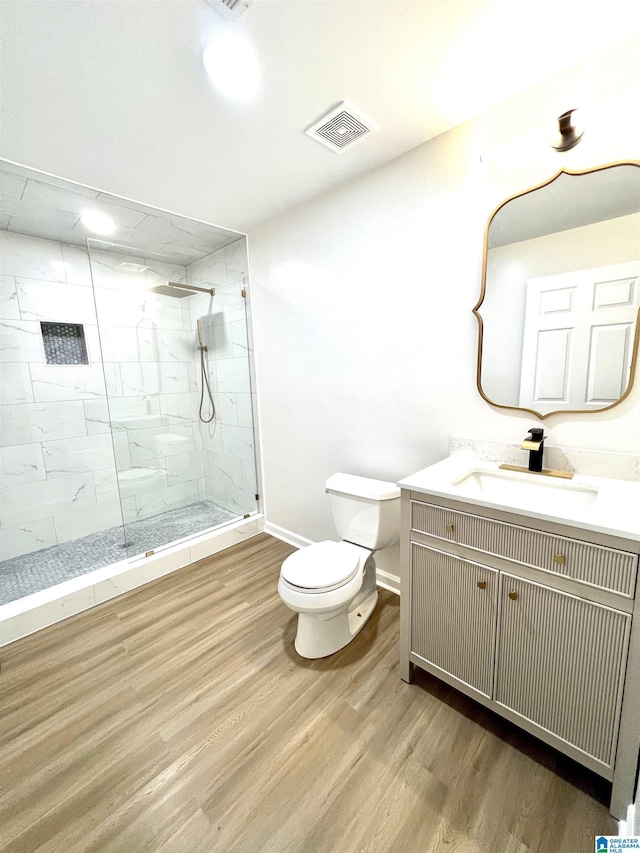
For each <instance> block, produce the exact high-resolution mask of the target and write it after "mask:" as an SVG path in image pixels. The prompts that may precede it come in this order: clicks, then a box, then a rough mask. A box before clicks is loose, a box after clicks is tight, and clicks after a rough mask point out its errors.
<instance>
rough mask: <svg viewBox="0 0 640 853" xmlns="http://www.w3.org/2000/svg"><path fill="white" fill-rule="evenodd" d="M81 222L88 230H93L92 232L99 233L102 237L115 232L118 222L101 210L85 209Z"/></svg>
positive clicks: (81, 215)
mask: <svg viewBox="0 0 640 853" xmlns="http://www.w3.org/2000/svg"><path fill="white" fill-rule="evenodd" d="M80 222H82V224H83V225H84V227H85V228H86V229H87V231H91V233H92V234H99V235H100V236H101V237H106V236H107V235H109V234H113V232H114V231H115V230H116V223H115V222H114V221H113V219H112V218H111V217H110V216H109V215H108V214H107V213H102V211H100V210H95V209H91V210H83V211H82V213H81V214H80Z"/></svg>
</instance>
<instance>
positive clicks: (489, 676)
mask: <svg viewBox="0 0 640 853" xmlns="http://www.w3.org/2000/svg"><path fill="white" fill-rule="evenodd" d="M411 563H412V573H411V607H412V617H411V625H412V628H411V651H413V652H416V654H418V655H420V656H421V657H423V658H424V659H425V660H427V661H428V662H429V663H432V664H434V665H435V666H437V667H438V668H439V669H442V670H444V671H445V672H448V673H450V674H451V675H453V676H455V677H456V678H458V679H460V680H461V681H463V682H464V683H465V684H468V685H469V686H471V687H473V688H475V689H476V690H479V691H480V692H481V693H483V694H484V695H485V696H487V697H490V696H491V694H492V690H493V659H494V648H495V622H496V607H497V597H498V572H497V571H496V570H495V569H489V568H486V567H485V566H479V565H476V564H475V563H470V562H468V561H467V560H460V559H458V558H457V557H454V556H453V555H451V554H445V553H443V552H442V551H435V550H433V549H431V548H427V547H425V546H423V545H417V544H413V545H412V548H411Z"/></svg>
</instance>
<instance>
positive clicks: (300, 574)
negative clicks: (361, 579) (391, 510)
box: [280, 540, 371, 594]
mask: <svg viewBox="0 0 640 853" xmlns="http://www.w3.org/2000/svg"><path fill="white" fill-rule="evenodd" d="M370 553H371V552H370V551H368V550H367V549H365V548H360V547H359V546H358V545H352V544H351V543H350V542H333V541H331V540H325V541H324V542H317V543H315V544H314V545H309V546H308V547H306V548H301V549H300V550H299V551H296V552H295V553H294V554H291V555H290V556H289V557H287V559H286V560H285V561H284V562H283V564H282V568H281V570H280V576H281V579H282V580H283V581H284V582H285V583H286V584H287V586H289V587H292V588H294V589H297V590H300V591H304V592H305V593H307V594H309V593H314V592H329V591H331V590H333V589H338V588H340V587H341V586H344V585H345V584H347V583H349V581H351V580H352V579H353V578H354V577H355V576H356V575H357V573H358V570H359V569H360V567H361V566H362V565H364V561H363V556H365V557H366V556H368V555H369V554H370Z"/></svg>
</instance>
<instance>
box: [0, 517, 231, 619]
mask: <svg viewBox="0 0 640 853" xmlns="http://www.w3.org/2000/svg"><path fill="white" fill-rule="evenodd" d="M237 517H238V514H237V513H233V512H230V511H229V510H228V509H225V508H224V507H221V506H218V504H215V503H213V501H198V502H197V503H193V504H190V505H189V506H185V507H180V508H179V509H172V510H169V511H167V512H163V513H161V514H160V515H155V516H153V517H152V518H145V519H142V520H141V521H134V522H132V523H130V524H127V527H126V533H127V547H126V546H125V541H124V532H123V529H122V527H112V528H110V529H109V530H102V531H100V532H99V533H92V534H91V535H90V536H83V537H82V538H81V539H74V540H73V541H72V542H64V543H62V544H61V545H52V546H51V547H50V548H43V549H42V550H40V551H32V552H31V553H30V554H23V555H22V556H20V557H14V558H13V559H11V560H3V561H2V562H0V604H8V603H9V602H10V601H15V600H16V599H18V598H23V597H24V596H25V595H31V594H32V593H34V592H39V591H40V590H42V589H48V588H49V587H52V586H55V585H56V584H59V583H62V582H63V581H66V580H70V579H71V578H77V577H79V576H80V575H84V574H86V573H87V572H91V571H93V570H94V569H101V568H103V567H104V566H109V565H110V564H111V563H118V562H120V560H125V559H126V558H127V557H128V556H135V555H137V554H141V553H143V552H144V551H147V550H150V549H151V548H154V549H155V548H159V547H161V546H162V545H168V544H169V543H170V542H175V541H176V540H178V539H183V538H184V537H186V536H193V535H195V534H197V533H200V532H201V531H204V530H208V529H209V528H210V527H216V526H217V525H219V524H224V523H225V522H228V521H231V520H232V519H235V518H237Z"/></svg>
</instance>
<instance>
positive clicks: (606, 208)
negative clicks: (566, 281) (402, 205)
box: [473, 161, 640, 420]
mask: <svg viewBox="0 0 640 853" xmlns="http://www.w3.org/2000/svg"><path fill="white" fill-rule="evenodd" d="M621 166H623V167H634V168H636V169H638V173H637V181H636V176H635V174H633V173H632V172H629V170H628V169H627V170H625V171H624V172H623V173H621V172H619V173H618V175H614V173H613V172H607V170H614V169H616V168H617V167H621ZM600 173H605V174H603V175H602V176H600ZM588 175H599V177H598V178H597V179H596V180H595V181H593V182H592V183H593V186H592V187H591V186H589V185H587V184H584V183H583V185H582V186H581V187H579V188H578V186H577V184H576V183H575V182H572V183H567V182H566V178H563V176H568V177H571V178H578V177H580V176H588ZM627 176H629V177H631V178H632V180H630V181H627V186H625V188H624V192H620V191H619V190H618V189H617V188H616V187H617V185H616V181H620V180H623V179H625V180H626V178H627ZM558 179H560V182H559V184H557V185H556V186H555V187H552V186H551V185H553V184H554V182H555V181H558ZM636 183H637V188H636ZM598 184H601V186H597V185H598ZM569 187H571V191H570V192H568V191H567V190H568V188H569ZM545 188H549V189H548V190H547V193H546V194H545V196H539V197H538V198H537V199H535V200H534V199H533V195H534V194H535V193H539V192H540V191H541V190H545ZM603 188H604V189H610V192H609V193H608V194H607V193H605V192H602V190H603ZM578 189H579V192H575V190H578ZM561 190H565V193H564V198H563V197H562V192H561ZM581 194H582V195H583V197H584V199H585V204H584V209H583V208H581V207H580V195H581ZM607 195H608V196H610V197H609V198H607ZM623 196H624V197H625V199H626V201H625V204H626V207H621V208H620V210H622V212H614V213H612V211H615V210H617V205H618V203H619V201H620V200H621V199H622V197H623ZM518 199H525V201H524V202H523V203H522V204H521V205H517V206H516V207H515V208H513V207H512V214H511V222H509V219H508V217H507V216H506V215H505V208H506V207H507V206H508V205H510V204H512V203H513V202H514V201H516V200H518ZM547 201H548V203H549V207H548V211H547V212H548V214H549V217H550V218H554V217H555V218H558V216H559V213H561V212H562V202H563V201H564V202H566V206H567V212H568V213H569V217H568V218H567V220H566V221H565V222H564V224H561V227H558V228H556V229H555V230H547V231H544V230H543V231H541V232H540V236H542V237H547V238H549V237H550V238H552V239H553V240H555V241H558V242H559V240H560V239H561V238H560V237H559V236H558V235H562V239H565V238H567V234H569V236H570V232H572V231H573V229H577V228H579V227H581V226H582V225H584V224H587V225H589V224H590V225H592V226H594V227H596V228H597V227H603V226H604V227H609V225H610V224H611V223H610V222H609V220H614V221H615V220H618V222H616V225H619V223H620V221H621V218H622V217H624V216H627V215H629V214H632V215H633V214H637V215H638V224H637V228H638V230H637V246H635V247H631V248H629V250H628V251H629V252H631V253H635V258H634V259H633V260H634V261H636V260H637V261H638V262H639V263H640V162H637V161H621V162H616V163H608V164H606V165H604V166H599V167H597V168H594V169H586V170H584V171H569V170H567V169H560V170H558V172H556V173H555V174H554V175H553V177H551V178H550V179H549V180H547V181H545V182H544V183H541V184H538V185H536V186H534V187H531V188H530V189H527V190H525V191H524V192H521V193H516V194H515V195H513V196H510V197H509V198H507V199H506V200H505V201H503V202H502V203H501V204H500V205H498V207H496V208H495V210H494V211H493V213H492V214H491V216H490V217H489V220H488V222H487V225H486V227H485V234H484V252H483V263H482V286H481V292H480V298H479V299H478V302H477V304H476V305H475V307H474V308H473V313H474V315H475V316H476V319H477V320H478V327H479V328H478V357H477V367H476V384H477V388H478V392H479V393H480V395H481V397H482V398H483V399H484V400H486V402H487V403H489V405H491V406H496V407H497V408H501V409H510V410H513V411H522V412H529V413H531V414H532V415H535V416H536V417H538V418H540V420H545V419H546V418H549V417H551V416H552V415H558V414H584V413H595V412H604V411H607V410H608V409H612V408H614V407H615V406H617V405H619V404H620V403H621V402H622V401H623V400H625V399H626V397H628V395H629V393H630V392H631V388H632V387H633V382H634V379H635V374H636V367H637V361H638V350H639V341H640V307H638V308H637V310H636V311H635V315H634V316H635V318H634V322H635V330H634V333H633V342H632V343H629V345H628V346H627V349H626V352H625V358H626V357H629V361H627V362H626V364H628V365H629V366H628V381H627V384H626V387H625V388H624V389H623V391H622V393H621V394H620V396H619V397H618V398H617V399H616V400H615V401H613V402H610V403H606V404H605V405H601V404H599V403H597V402H596V403H594V404H593V405H592V406H591V408H556V409H554V410H553V411H538V410H537V409H536V408H534V406H535V402H534V401H532V404H531V405H521V404H520V402H521V400H520V399H518V404H517V405H514V404H513V403H512V402H511V401H507V402H497V400H496V399H495V397H496V394H495V393H493V397H494V399H492V396H491V394H492V391H491V389H490V388H489V389H488V388H487V375H486V371H487V363H485V365H484V367H485V376H484V379H485V383H484V387H483V349H484V350H485V353H486V350H487V341H488V338H487V335H486V329H485V322H484V320H483V317H482V313H481V308H482V306H483V303H485V301H486V300H487V298H488V290H487V288H488V287H489V290H490V288H491V281H489V282H488V281H487V276H488V272H489V267H490V263H489V251H490V249H491V248H492V247H493V246H492V244H493V243H495V242H496V238H497V239H498V241H499V240H500V239H502V240H503V242H502V243H500V242H499V247H500V246H505V247H506V248H508V249H510V250H511V247H510V246H509V245H508V240H507V238H506V234H507V232H508V231H509V228H510V227H515V228H516V230H518V229H519V231H520V236H519V237H518V238H517V239H516V240H514V241H513V243H512V244H511V246H517V244H518V242H519V241H523V242H525V241H527V240H530V241H531V242H533V240H532V239H531V238H527V237H526V236H525V237H522V236H521V235H522V234H523V233H525V232H526V227H527V225H526V224H525V223H526V219H527V215H526V214H527V209H529V210H532V211H533V210H536V216H537V217H538V218H540V217H543V218H544V215H545V208H544V206H543V204H542V202H547ZM576 201H577V202H578V204H577V205H576V204H575V202H576ZM592 201H595V202H596V205H595V206H600V207H601V208H602V210H603V213H602V215H600V214H594V215H598V216H599V218H596V219H591V220H588V219H586V220H584V222H583V221H582V219H581V217H583V216H588V215H589V211H588V210H587V208H588V207H589V206H590V204H591V202H592ZM620 203H621V204H622V201H620ZM536 206H537V207H536ZM523 214H525V215H523ZM574 217H577V219H576V218H574ZM619 218H620V219H619ZM576 222H577V224H576ZM607 222H609V225H606V226H605V223H607ZM492 224H493V225H494V234H493V235H492V233H491V226H492ZM541 227H542V228H544V225H542V226H541ZM627 227H629V228H630V230H631V232H632V233H633V231H634V228H635V227H636V221H635V219H634V220H631V219H630V220H627ZM523 229H524V230H523ZM500 231H502V232H503V233H502V236H500ZM496 232H497V233H496ZM563 232H567V233H563ZM573 233H574V234H577V231H573ZM580 239H584V237H580ZM505 241H506V242H505ZM631 242H633V240H632V241H631ZM630 245H631V244H630ZM514 252H515V250H514ZM566 252H567V258H569V257H570V255H571V253H570V250H569V249H566ZM605 254H606V252H605ZM493 257H494V259H495V253H494V256H493ZM571 262H572V259H571V260H568V261H567V263H569V264H570V263H571ZM583 266H584V264H583ZM570 271H571V270H568V272H570ZM562 272H567V270H564V269H563V270H562ZM576 272H577V270H576ZM631 278H633V277H631ZM631 278H630V279H629V281H630V284H629V288H630V292H631V291H633V298H634V300H635V301H634V305H639V306H640V293H639V292H638V291H639V290H640V276H638V277H636V278H635V279H634V280H633V281H632V280H631ZM518 284H520V285H521V288H522V294H523V295H519V296H518V299H519V300H520V302H522V303H523V304H524V301H525V299H526V287H527V282H526V281H520V282H518ZM596 286H597V285H594V287H596ZM494 287H497V285H496V284H495V282H494ZM496 292H497V291H496ZM517 292H518V291H516V290H515V289H514V290H513V293H514V294H515V293H517ZM489 307H491V306H489ZM486 308H487V306H486V305H485V309H486ZM505 310H508V306H507V308H506V309H505ZM485 313H486V311H485ZM522 313H523V317H522V318H518V320H516V321H515V322H514V324H508V323H507V324H506V325H503V329H507V327H508V326H509V325H511V326H512V328H510V329H508V331H509V335H505V337H506V338H508V337H509V336H512V332H513V329H515V328H516V325H517V323H522V339H524V322H525V321H524V309H523V311H522ZM631 313H633V306H632V307H630V308H629V316H630V315H631ZM500 319H502V318H500ZM492 322H493V323H494V324H495V325H498V321H497V319H496V317H494V318H493V320H492ZM594 328H595V327H594ZM629 328H630V326H629ZM496 337H499V338H501V336H500V335H496ZM521 350H522V343H521ZM498 352H499V348H498ZM499 354H500V353H499ZM507 355H508V354H507ZM516 355H517V357H516V358H514V362H515V361H517V362H518V365H519V367H518V375H517V376H516V377H515V379H513V377H512V380H513V381H512V383H511V384H513V382H516V383H520V382H522V365H521V362H522V359H523V355H522V351H521V352H520V353H519V354H516ZM494 361H495V362H496V363H498V362H506V361H508V358H502V359H496V358H495V357H494ZM623 369H624V370H625V371H626V369H627V368H623V367H622V366H621V367H620V370H623ZM585 370H586V368H585ZM489 384H491V383H489ZM621 387H622V386H621ZM498 399H499V398H498ZM550 405H554V404H553V403H550ZM556 405H557V404H556ZM585 405H588V402H587V401H586V400H585Z"/></svg>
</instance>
